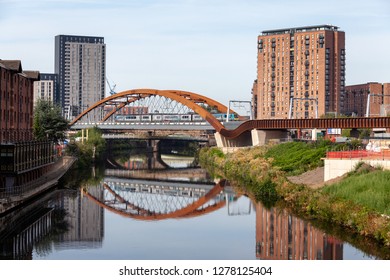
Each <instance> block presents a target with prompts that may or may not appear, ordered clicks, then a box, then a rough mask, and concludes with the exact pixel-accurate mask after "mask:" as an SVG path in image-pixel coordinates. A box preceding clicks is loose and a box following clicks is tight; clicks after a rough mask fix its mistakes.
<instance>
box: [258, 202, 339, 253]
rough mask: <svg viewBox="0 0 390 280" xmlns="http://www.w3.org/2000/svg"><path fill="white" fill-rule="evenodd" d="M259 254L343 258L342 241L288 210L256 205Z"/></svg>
mask: <svg viewBox="0 0 390 280" xmlns="http://www.w3.org/2000/svg"><path fill="white" fill-rule="evenodd" d="M256 258H259V259H269V260H340V259H342V258H343V245H342V243H341V242H340V241H338V240H336V239H335V238H333V237H330V236H327V235H326V234H324V233H323V232H321V231H319V230H317V229H316V228H314V227H313V226H312V225H311V224H309V223H307V222H306V221H303V220H301V219H298V218H296V217H294V216H292V215H290V214H288V213H287V211H286V210H277V209H272V210H268V209H265V207H264V206H263V205H261V204H260V203H258V204H257V206H256Z"/></svg>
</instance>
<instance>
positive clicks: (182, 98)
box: [70, 89, 235, 131]
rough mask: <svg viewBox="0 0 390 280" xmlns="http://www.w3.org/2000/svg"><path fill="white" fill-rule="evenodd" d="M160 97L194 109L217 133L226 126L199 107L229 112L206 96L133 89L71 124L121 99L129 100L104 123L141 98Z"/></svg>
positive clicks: (81, 115)
mask: <svg viewBox="0 0 390 280" xmlns="http://www.w3.org/2000/svg"><path fill="white" fill-rule="evenodd" d="M132 95H138V96H137V97H133V96H132ZM153 95H158V96H163V97H167V98H170V99H172V100H175V101H177V102H179V103H181V104H183V105H185V106H187V107H188V108H190V109H192V110H193V111H194V112H195V113H197V114H199V115H200V116H201V117H202V118H203V119H205V120H206V121H207V122H208V123H210V125H212V126H213V127H214V128H215V129H216V130H217V131H220V130H222V129H223V128H224V126H223V125H222V124H221V122H220V121H218V120H217V119H216V118H215V117H214V116H213V115H212V114H211V113H210V112H208V111H207V110H205V109H204V108H203V107H201V106H199V105H198V104H197V103H200V102H203V103H206V104H208V105H209V106H211V107H215V108H216V109H217V110H218V111H219V112H227V107H226V106H225V105H223V104H221V103H219V102H217V101H215V100H213V99H211V98H208V97H206V96H202V95H200V94H196V93H193V92H189V91H180V90H157V89H133V90H126V91H122V92H119V93H116V94H114V95H111V96H108V97H106V98H104V99H102V100H100V101H98V102H96V103H95V104H93V105H92V106H91V107H89V108H88V109H86V110H85V111H84V112H82V113H81V114H80V115H78V116H77V117H76V118H75V119H74V120H73V121H72V122H71V123H70V125H71V126H72V125H73V124H75V123H76V122H77V121H78V120H80V119H81V118H82V117H83V116H85V115H87V114H88V113H89V112H91V111H92V110H94V109H96V108H98V107H100V106H102V105H105V104H107V103H111V102H113V101H115V100H116V99H120V98H128V97H131V98H129V99H128V100H127V101H126V102H123V101H122V102H121V101H119V103H120V105H119V106H118V108H116V109H114V110H112V111H111V112H109V113H108V114H107V116H105V117H104V118H103V120H102V121H105V120H107V119H108V118H109V117H110V116H112V115H113V114H114V113H115V112H116V111H117V110H119V109H120V108H122V107H124V106H125V105H126V104H129V103H131V102H134V101H136V100H139V99H141V98H145V97H149V96H153ZM230 112H231V113H235V112H234V111H233V110H230Z"/></svg>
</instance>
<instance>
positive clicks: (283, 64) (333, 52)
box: [252, 25, 345, 119]
mask: <svg viewBox="0 0 390 280" xmlns="http://www.w3.org/2000/svg"><path fill="white" fill-rule="evenodd" d="M257 48H258V55H257V83H256V84H255V85H256V88H255V89H253V90H252V91H253V96H252V100H253V101H256V104H257V106H256V107H255V108H254V109H255V112H256V113H255V115H256V116H257V119H273V118H276V119H286V118H289V117H291V118H315V117H317V116H318V117H320V116H321V115H324V114H326V113H330V112H335V113H338V112H340V110H341V106H342V102H343V100H342V99H341V97H342V96H343V92H344V86H345V33H344V32H343V31H339V30H338V27H336V26H332V25H316V26H306V27H298V28H286V29H277V30H267V31H263V32H262V34H261V35H259V36H258V41H257Z"/></svg>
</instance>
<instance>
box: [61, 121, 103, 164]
mask: <svg viewBox="0 0 390 280" xmlns="http://www.w3.org/2000/svg"><path fill="white" fill-rule="evenodd" d="M80 136H81V132H79V133H78V134H76V135H75V136H74V139H72V140H71V142H70V143H69V144H68V145H67V149H66V152H67V154H69V155H72V156H75V157H77V158H78V161H77V164H78V165H79V166H89V165H91V163H93V162H97V161H99V160H100V159H101V158H102V156H103V154H104V151H105V147H106V141H105V140H104V139H103V137H102V132H101V130H100V129H99V128H97V127H93V128H89V129H88V138H86V139H84V141H75V139H78V138H80Z"/></svg>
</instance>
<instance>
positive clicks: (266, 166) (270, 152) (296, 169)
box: [200, 143, 390, 246]
mask: <svg viewBox="0 0 390 280" xmlns="http://www.w3.org/2000/svg"><path fill="white" fill-rule="evenodd" d="M328 145H329V143H317V144H306V143H298V144H296V143H291V144H289V143H287V144H280V145H278V146H274V147H256V148H251V149H242V150H239V151H237V152H235V153H231V154H226V155H225V154H223V153H222V151H221V150H219V149H218V148H209V149H203V150H202V151H201V153H200V162H201V165H202V166H203V167H205V168H207V169H208V170H209V171H210V172H211V173H213V174H214V175H217V176H220V177H224V178H226V179H228V180H230V181H232V182H234V184H236V185H240V186H243V187H244V188H245V189H246V190H247V191H248V193H249V195H250V196H252V197H254V198H255V199H256V200H261V201H262V202H263V203H264V202H266V204H270V203H271V204H272V203H273V202H276V201H277V200H279V201H283V202H284V203H286V204H287V206H288V207H291V208H292V209H293V210H294V211H295V212H297V213H299V214H300V215H302V216H304V217H305V218H309V219H318V220H322V221H324V222H327V223H332V224H339V225H341V226H343V227H347V228H350V229H352V230H353V231H355V232H358V233H360V234H362V235H364V236H369V237H372V238H375V239H376V240H378V241H379V242H381V243H383V244H385V245H386V246H390V219H389V217H388V216H386V215H385V213H386V212H383V211H381V210H379V208H375V207H373V206H372V205H366V203H364V202H362V201H359V200H354V199H352V198H351V197H350V196H349V195H347V196H342V195H340V194H339V193H335V192H333V191H331V187H328V188H324V189H318V190H314V189H311V188H309V187H306V186H305V185H296V184H293V183H291V182H289V181H288V180H287V179H286V175H287V174H289V175H290V174H298V173H301V172H303V171H305V170H309V169H311V168H313V167H316V166H318V165H321V160H320V158H321V157H323V156H324V155H325V151H326V149H328V148H327V146H328ZM294 162H295V164H294ZM381 172H382V171H381ZM353 176H359V174H355V175H353ZM362 176H365V175H364V174H363V175H362ZM374 177H375V176H374ZM359 179H360V178H359V177H357V180H359ZM351 184H354V183H353V182H352V183H351ZM366 188H368V189H370V190H369V191H368V193H369V192H370V191H372V192H376V190H374V189H371V185H367V186H366ZM389 191H390V190H388V188H387V190H385V192H386V194H385V196H387V197H388V195H389Z"/></svg>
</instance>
